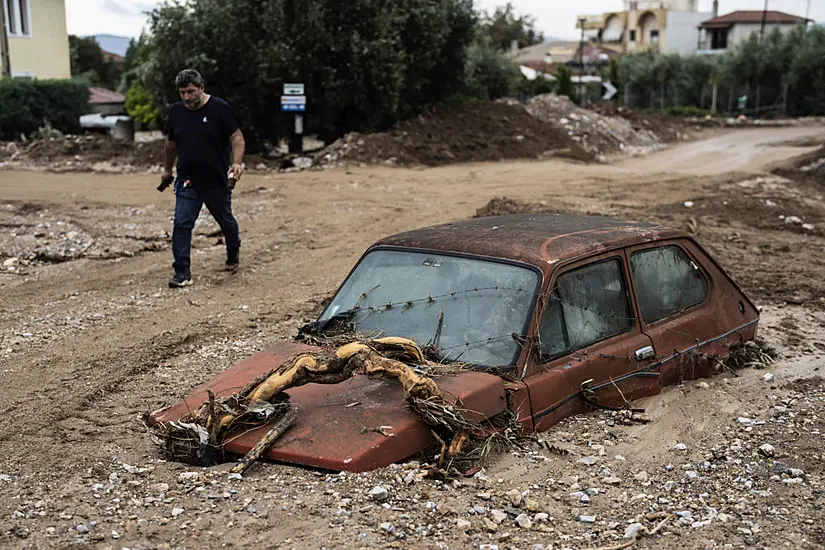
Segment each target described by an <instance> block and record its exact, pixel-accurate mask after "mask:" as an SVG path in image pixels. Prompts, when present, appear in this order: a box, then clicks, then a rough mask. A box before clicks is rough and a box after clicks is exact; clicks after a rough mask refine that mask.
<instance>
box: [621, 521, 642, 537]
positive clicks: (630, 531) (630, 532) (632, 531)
mask: <svg viewBox="0 0 825 550" xmlns="http://www.w3.org/2000/svg"><path fill="white" fill-rule="evenodd" d="M642 527H644V525H642V524H641V523H631V524H630V525H628V526H627V529H625V530H624V538H626V539H632V538H633V537H635V536H636V534H637V533H638V532H639V531H640V530H641V529H642Z"/></svg>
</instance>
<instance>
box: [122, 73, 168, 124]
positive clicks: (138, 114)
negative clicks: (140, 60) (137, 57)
mask: <svg viewBox="0 0 825 550" xmlns="http://www.w3.org/2000/svg"><path fill="white" fill-rule="evenodd" d="M126 112H127V113H128V114H129V116H130V117H132V118H134V119H135V120H138V121H140V122H142V123H143V124H148V125H152V124H157V123H158V121H159V120H160V119H161V113H160V109H159V108H158V107H157V106H156V105H155V102H154V98H153V97H152V94H151V93H150V92H149V90H147V89H146V86H144V85H143V82H141V81H140V80H139V79H138V80H135V81H134V82H133V83H132V85H131V86H130V87H129V91H127V92H126Z"/></svg>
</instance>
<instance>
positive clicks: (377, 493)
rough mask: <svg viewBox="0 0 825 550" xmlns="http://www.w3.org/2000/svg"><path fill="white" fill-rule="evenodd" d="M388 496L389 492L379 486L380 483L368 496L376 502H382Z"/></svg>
mask: <svg viewBox="0 0 825 550" xmlns="http://www.w3.org/2000/svg"><path fill="white" fill-rule="evenodd" d="M389 497H390V494H389V492H388V491H387V490H386V489H384V488H383V487H381V486H380V485H376V486H375V487H373V488H372V490H371V491H370V498H371V499H372V500H374V501H376V502H384V501H385V500H387V499H388V498H389Z"/></svg>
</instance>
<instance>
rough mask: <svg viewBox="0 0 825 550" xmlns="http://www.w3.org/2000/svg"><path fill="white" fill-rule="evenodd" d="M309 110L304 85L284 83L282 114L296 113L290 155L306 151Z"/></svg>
mask: <svg viewBox="0 0 825 550" xmlns="http://www.w3.org/2000/svg"><path fill="white" fill-rule="evenodd" d="M306 110H307V96H306V95H305V90H304V85H303V83H284V93H283V95H282V96H281V112H284V113H295V118H294V123H295V124H294V128H293V132H292V139H291V140H290V142H289V152H290V153H302V152H303V150H304V136H303V134H304V115H303V113H304V112H306Z"/></svg>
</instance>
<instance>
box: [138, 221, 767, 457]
mask: <svg viewBox="0 0 825 550" xmlns="http://www.w3.org/2000/svg"><path fill="white" fill-rule="evenodd" d="M342 319H345V320H347V322H349V323H351V324H352V326H354V328H355V330H356V331H357V332H358V333H361V334H370V333H380V334H385V335H392V336H401V337H406V338H409V339H412V340H414V341H415V342H417V343H419V344H421V345H422V346H427V348H428V349H429V350H431V351H432V352H434V353H435V355H436V356H437V357H438V360H439V361H440V362H442V363H444V364H451V363H460V364H461V365H462V367H464V368H462V369H461V370H459V371H458V372H457V373H456V374H454V375H451V376H443V377H440V378H439V380H438V385H439V387H440V388H441V390H442V391H443V392H444V394H446V395H449V396H451V398H452V399H454V400H455V401H456V402H459V403H460V404H461V407H462V408H463V409H464V410H465V411H469V414H471V415H473V416H474V417H475V418H480V419H485V418H488V419H489V418H493V417H496V416H497V415H501V414H502V413H506V412H507V411H511V412H512V413H513V415H515V417H516V421H517V424H518V426H519V427H520V428H521V429H522V430H523V431H524V432H526V433H530V432H540V431H543V430H546V429H547V428H549V427H550V426H552V425H553V424H554V423H556V422H558V421H559V420H560V419H562V418H564V417H566V416H569V415H571V414H576V413H580V412H584V411H587V410H590V409H591V408H592V407H593V404H594V403H598V404H599V405H601V406H608V407H611V406H613V407H615V406H619V405H622V404H625V405H626V404H627V403H628V402H632V401H633V400H636V399H639V398H641V397H644V396H650V395H653V394H656V393H658V392H659V391H660V390H661V389H662V388H663V387H665V386H668V385H672V384H675V383H678V382H680V381H682V380H686V379H694V378H697V377H706V376H710V375H712V374H714V373H715V372H717V371H718V369H719V365H720V359H723V358H724V357H725V356H727V354H728V352H729V349H730V348H731V346H734V345H736V344H741V343H743V342H745V341H748V340H753V339H754V338H755V336H756V330H757V323H758V320H759V314H758V312H757V309H756V308H755V307H754V305H753V304H752V303H751V301H750V300H749V299H748V298H747V297H746V296H745V295H744V293H743V292H742V291H741V290H740V289H739V287H738V286H737V285H736V284H735V283H734V281H733V280H732V279H731V278H730V277H729V276H728V275H727V274H726V273H725V272H724V271H723V269H722V268H721V267H720V266H719V265H718V264H717V263H716V262H715V261H714V260H713V259H712V258H711V257H710V255H709V254H708V253H707V252H706V251H705V250H704V249H703V248H702V247H701V246H700V245H699V244H698V243H697V242H696V241H695V240H694V239H693V237H691V236H690V235H689V234H686V233H684V232H682V231H679V230H676V229H673V228H668V227H660V226H653V225H648V224H645V223H640V222H634V221H625V220H618V219H613V218H607V217H592V216H577V215H566V214H550V213H548V214H517V215H508V216H497V217H487V218H476V219H471V220H466V221H460V222H455V223H447V224H443V225H438V226H434V227H427V228H423V229H418V230H414V231H409V232H405V233H400V234H397V235H393V236H390V237H387V238H384V239H382V240H381V241H379V242H377V243H375V244H374V245H372V246H371V247H370V248H369V249H368V250H367V251H366V252H365V253H364V254H363V256H362V257H361V258H360V260H359V261H358V262H357V264H356V265H355V267H354V268H353V269H352V271H351V272H350V273H349V275H348V277H347V278H346V280H345V281H344V282H343V284H342V285H341V287H340V288H339V289H338V291H337V293H336V294H335V295H334V297H333V298H332V300H331V301H330V302H329V303H328V304H327V306H326V307H325V309H324V311H323V312H322V313H321V315H320V317H319V318H318V319H317V320H316V321H315V322H314V323H312V324H311V325H309V326H308V327H305V329H304V331H314V332H323V331H324V330H325V329H326V328H327V327H328V326H330V325H334V324H336V323H337V322H339V321H341V320H342ZM313 349H317V348H314V347H313V346H308V345H307V344H306V343H302V342H300V341H296V340H293V341H284V342H280V343H277V344H275V345H273V346H272V347H270V348H269V349H267V350H265V351H263V352H261V353H258V354H257V355H255V356H253V357H250V358H249V359H246V360H244V361H242V362H240V363H238V364H237V365H235V366H233V367H231V368H230V369H228V370H227V371H225V372H224V373H222V374H221V375H219V376H217V377H216V378H215V379H213V380H212V381H210V382H208V383H207V384H205V385H204V386H202V387H200V388H197V389H196V390H194V391H193V393H192V394H191V395H190V396H189V397H187V398H186V399H185V400H184V401H181V402H180V403H177V404H175V405H173V406H171V407H168V408H165V409H161V410H159V411H156V412H154V413H153V414H152V415H151V416H150V423H154V424H158V423H161V422H168V421H172V420H176V419H178V418H180V417H181V416H182V415H184V414H186V412H187V411H191V410H194V409H196V408H197V407H199V406H201V405H202V404H203V403H204V402H205V401H206V400H207V391H206V390H207V389H210V390H212V391H213V392H214V393H215V395H216V396H218V397H220V396H222V395H228V394H230V393H232V392H233V391H237V389H238V388H239V387H242V386H244V385H245V384H247V383H248V382H249V381H251V380H253V379H255V378H256V377H259V376H260V375H262V374H265V373H267V372H268V371H270V370H271V369H273V368H275V367H277V366H278V365H280V364H282V363H283V362H284V361H286V360H287V359H288V358H289V357H290V356H293V355H295V354H296V353H299V352H303V351H311V350H313ZM468 366H469V368H466V367H468ZM289 397H290V400H291V402H292V403H293V404H294V405H295V406H296V407H297V408H298V409H299V413H298V417H297V421H296V422H295V424H294V425H293V426H292V427H291V428H290V429H289V430H288V431H287V432H286V433H285V434H284V435H283V437H282V438H281V439H280V440H278V442H277V444H276V445H275V446H274V447H273V448H271V449H270V450H269V451H268V452H267V454H266V456H267V457H268V458H269V459H272V460H278V461H284V462H289V463H296V464H302V465H308V466H315V467H321V468H328V469H333V470H348V471H364V470H369V469H374V468H378V467H381V466H385V465H388V464H391V463H393V462H396V461H399V460H402V459H405V458H408V457H410V456H412V455H414V454H416V453H418V452H420V451H423V450H425V449H428V448H432V447H433V445H434V444H435V443H436V441H435V439H434V437H433V435H432V433H431V430H430V429H429V427H428V426H427V425H426V424H425V423H424V422H422V420H421V419H420V418H419V417H418V416H416V415H415V414H414V413H413V412H411V411H410V410H409V409H408V408H407V407H406V406H405V402H404V395H403V390H402V388H401V387H400V386H399V385H398V384H395V383H392V382H389V381H374V380H370V379H368V378H367V377H365V376H355V377H353V378H351V379H349V380H346V381H344V382H341V383H339V384H335V385H320V384H307V385H304V386H301V387H296V388H292V389H290V390H289ZM379 426H383V427H385V429H369V428H370V427H379ZM387 430H389V431H390V432H391V433H389V434H388V433H387ZM266 431H267V426H261V427H259V428H257V429H253V430H251V431H248V432H246V433H244V434H242V435H239V436H237V437H234V438H232V439H231V440H230V441H228V442H227V443H226V444H225V446H224V450H225V451H228V452H230V453H238V454H243V453H246V452H247V451H249V449H250V448H252V447H253V446H254V445H255V443H256V442H257V441H258V440H259V439H260V438H261V437H262V435H263V434H264V433H265V432H266Z"/></svg>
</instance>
